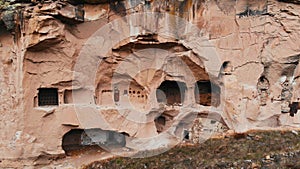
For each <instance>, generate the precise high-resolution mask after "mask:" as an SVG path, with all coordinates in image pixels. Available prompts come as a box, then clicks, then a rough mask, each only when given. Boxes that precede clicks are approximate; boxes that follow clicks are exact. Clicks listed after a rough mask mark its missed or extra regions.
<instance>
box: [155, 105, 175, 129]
mask: <svg viewBox="0 0 300 169" xmlns="http://www.w3.org/2000/svg"><path fill="white" fill-rule="evenodd" d="M178 114H179V111H178V110H168V111H164V112H163V113H162V114H161V115H160V116H158V117H156V119H154V123H155V127H156V131H157V133H161V132H163V131H166V130H167V129H168V128H169V127H171V126H172V124H173V119H174V118H175V117H176V116H177V115H178Z"/></svg>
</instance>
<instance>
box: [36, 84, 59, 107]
mask: <svg viewBox="0 0 300 169" xmlns="http://www.w3.org/2000/svg"><path fill="white" fill-rule="evenodd" d="M38 105H39V106H52V105H58V91H57V89H56V88H40V89H39V93H38Z"/></svg>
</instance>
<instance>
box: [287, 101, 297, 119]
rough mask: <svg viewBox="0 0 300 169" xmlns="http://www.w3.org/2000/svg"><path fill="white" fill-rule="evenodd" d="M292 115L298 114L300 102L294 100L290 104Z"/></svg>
mask: <svg viewBox="0 0 300 169" xmlns="http://www.w3.org/2000/svg"><path fill="white" fill-rule="evenodd" d="M289 107H290V116H292V117H294V116H295V114H297V112H298V110H299V109H300V107H299V102H292V103H291V104H290V105H289Z"/></svg>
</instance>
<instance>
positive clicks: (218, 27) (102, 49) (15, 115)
mask: <svg viewBox="0 0 300 169" xmlns="http://www.w3.org/2000/svg"><path fill="white" fill-rule="evenodd" d="M0 10H1V22H0V49H1V50H0V53H1V55H0V59H1V60H0V61H1V62H0V104H1V106H0V113H1V119H0V127H1V129H2V130H3V132H1V134H0V135H1V143H0V155H1V156H0V158H1V159H4V160H8V159H11V160H14V159H36V160H29V161H27V162H26V163H24V164H17V163H16V165H19V166H18V167H20V166H22V165H23V167H24V166H32V165H60V164H61V165H62V164H64V159H65V158H64V156H65V151H64V149H63V145H69V143H70V144H71V143H76V145H78V146H79V147H82V146H83V147H84V146H85V145H89V146H94V145H100V142H101V141H103V142H106V141H109V139H111V138H115V139H121V141H120V142H116V145H117V143H122V144H120V145H121V146H122V147H123V148H125V149H126V151H127V149H128V150H133V152H134V153H137V152H140V151H145V150H149V149H156V148H161V147H162V148H165V147H164V146H166V145H174V144H176V143H178V142H180V141H181V140H182V139H186V140H191V141H192V142H194V143H197V142H199V141H200V142H201V141H203V140H205V139H206V138H208V137H211V136H216V135H222V134H226V132H232V131H233V132H238V133H239V132H245V131H248V130H253V129H275V130H276V129H290V128H299V123H300V117H299V114H296V113H297V112H298V108H299V106H298V104H299V100H300V93H299V91H300V90H299V86H300V82H299V57H300V40H299V39H300V22H299V20H300V5H299V1H296V0H294V1H277V0H270V1H260V0H251V1H250V0H236V1H231V0H226V1H219V0H215V1H205V0H201V1H192V0H185V1H175V0H170V1H157V0H153V1H148V0H145V1H143V0H135V1H133V0H125V1H104V0H85V1H73V0H69V1H64V0H57V1H1V4H0ZM84 129H86V130H89V131H93V130H99V131H101V132H99V133H103V131H107V133H110V132H112V133H117V134H116V136H115V135H114V134H111V135H110V134H103V137H104V135H105V138H106V139H105V140H101V139H99V138H98V136H97V134H94V133H93V134H90V137H91V138H94V139H95V140H94V141H93V139H92V140H90V141H87V139H86V138H87V137H86V135H89V134H88V132H86V133H85V132H84V131H83V130H84ZM70 131H80V132H81V133H80V134H78V133H77V134H76V132H74V133H75V134H74V138H76V139H77V140H76V139H75V141H74V140H73V142H72V140H71V141H70V140H69V141H68V142H67V143H64V139H63V138H65V137H66V136H68V137H71V138H72V132H70ZM70 133H71V134H70ZM96 133H97V132H96ZM70 135H71V136H70ZM94 135H95V136H94ZM117 136H118V137H117ZM125 138H126V139H125ZM124 139H125V140H124ZM101 144H102V143H101ZM76 145H75V147H76ZM120 145H118V146H120ZM71 147H72V145H71ZM73 147H74V146H73ZM101 151H102V150H101ZM120 151H122V153H124V152H123V150H120ZM59 160H61V161H60V162H58V163H59V164H58V163H55V161H59ZM82 163H84V160H83V161H82ZM1 165H3V166H4V167H10V166H11V165H10V164H8V163H5V161H4V162H3V163H2V164H1V163H0V166H1ZM78 165H80V163H76V164H74V165H71V166H70V165H62V166H65V167H78Z"/></svg>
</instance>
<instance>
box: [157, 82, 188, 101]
mask: <svg viewBox="0 0 300 169" xmlns="http://www.w3.org/2000/svg"><path fill="white" fill-rule="evenodd" d="M185 90H186V84H185V83H184V82H178V81H168V80H167V81H164V82H162V83H161V85H160V86H159V87H158V88H157V90H156V98H157V102H159V103H166V104H168V105H174V104H182V103H183V102H184V97H185Z"/></svg>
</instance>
